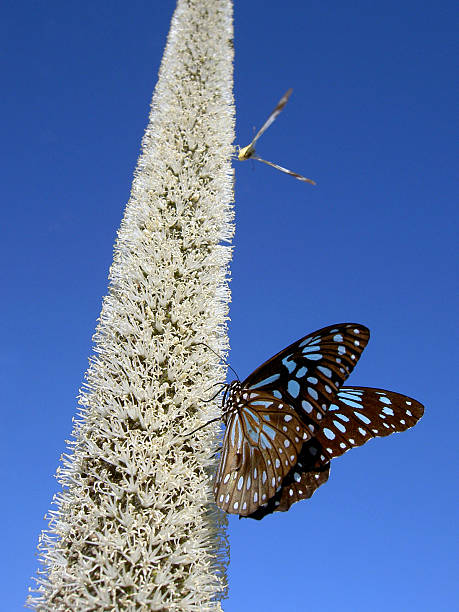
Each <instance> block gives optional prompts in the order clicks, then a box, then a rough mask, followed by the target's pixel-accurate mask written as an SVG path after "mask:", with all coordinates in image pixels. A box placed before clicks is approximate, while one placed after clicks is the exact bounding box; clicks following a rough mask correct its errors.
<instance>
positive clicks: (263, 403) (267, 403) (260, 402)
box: [250, 400, 272, 414]
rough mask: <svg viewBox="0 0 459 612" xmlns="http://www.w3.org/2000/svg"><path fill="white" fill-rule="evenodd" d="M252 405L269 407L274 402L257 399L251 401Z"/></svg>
mask: <svg viewBox="0 0 459 612" xmlns="http://www.w3.org/2000/svg"><path fill="white" fill-rule="evenodd" d="M250 405H251V406H264V407H265V408H269V407H270V406H272V402H270V401H268V400H255V401H254V402H250ZM251 414H252V413H251Z"/></svg>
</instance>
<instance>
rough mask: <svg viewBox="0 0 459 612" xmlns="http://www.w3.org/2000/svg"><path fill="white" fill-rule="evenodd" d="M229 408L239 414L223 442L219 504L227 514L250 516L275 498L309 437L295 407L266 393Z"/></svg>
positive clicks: (250, 393) (217, 489)
mask: <svg viewBox="0 0 459 612" xmlns="http://www.w3.org/2000/svg"><path fill="white" fill-rule="evenodd" d="M236 401H239V402H240V403H239V405H236V404H235V402H236ZM228 407H229V409H230V410H231V408H234V410H232V411H231V412H230V414H229V417H228V423H227V427H226V431H225V436H224V439H223V446H222V451H221V457H220V464H219V467H218V470H217V474H216V477H215V486H214V494H215V500H216V503H217V506H219V507H220V508H221V509H222V510H224V511H225V512H228V513H230V514H239V515H240V516H248V515H249V514H251V513H253V512H255V511H256V510H257V509H258V508H259V507H260V506H261V505H264V504H266V503H267V502H268V500H269V499H270V498H271V497H273V496H274V495H275V493H276V491H277V489H278V488H279V486H280V485H281V482H282V480H283V479H284V477H285V476H286V475H287V474H288V473H289V471H290V470H291V468H292V467H294V466H295V465H296V463H297V460H298V454H299V453H300V451H301V448H302V446H303V443H304V442H305V441H306V440H308V439H309V438H310V434H309V432H308V430H307V428H306V427H305V425H304V423H302V421H301V419H300V418H299V417H298V415H297V413H296V412H295V410H294V409H293V408H292V407H291V406H289V405H288V404H285V403H284V402H283V401H280V400H278V399H277V398H275V397H273V396H272V395H270V394H267V393H261V392H259V391H247V392H244V393H243V394H242V396H241V399H239V400H235V399H234V398H231V397H230V398H229V399H228Z"/></svg>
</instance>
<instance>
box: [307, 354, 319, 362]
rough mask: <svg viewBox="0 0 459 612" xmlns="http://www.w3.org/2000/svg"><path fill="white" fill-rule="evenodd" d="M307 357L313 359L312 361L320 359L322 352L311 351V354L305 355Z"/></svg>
mask: <svg viewBox="0 0 459 612" xmlns="http://www.w3.org/2000/svg"><path fill="white" fill-rule="evenodd" d="M305 357H306V359H312V361H318V360H319V359H322V355H320V353H310V354H309V355H305Z"/></svg>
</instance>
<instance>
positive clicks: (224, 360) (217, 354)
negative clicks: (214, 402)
mask: <svg viewBox="0 0 459 612" xmlns="http://www.w3.org/2000/svg"><path fill="white" fill-rule="evenodd" d="M196 344H202V345H204V346H206V347H207V348H208V349H209V351H212V353H213V354H214V355H216V356H217V357H218V358H219V359H220V361H223V363H224V364H225V365H226V366H228V367H229V369H230V370H231V371H232V372H233V373H234V374H235V376H236V378H237V379H238V380H241V379H240V378H239V376H238V373H237V372H236V370H235V369H234V368H233V367H232V366H230V364H229V363H228V362H227V361H226V359H223V357H222V356H221V355H220V354H219V353H217V351H214V349H213V348H210V346H209V345H208V344H206V343H205V342H196ZM217 395H218V393H217Z"/></svg>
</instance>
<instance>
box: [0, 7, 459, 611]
mask: <svg viewBox="0 0 459 612" xmlns="http://www.w3.org/2000/svg"><path fill="white" fill-rule="evenodd" d="M174 6H175V3H174V2H172V1H165V0H163V1H161V2H150V1H146V0H145V1H141V0H135V1H132V0H131V1H130V2H121V1H113V0H112V1H110V2H109V1H105V0H103V1H102V0H99V1H98V2H92V1H91V2H90V1H88V0H82V1H79V2H72V1H70V2H64V3H62V2H57V1H56V0H47V2H38V1H37V2H34V1H31V0H30V1H23V2H20V1H19V2H12V1H7V2H6V4H5V5H4V9H3V16H2V17H3V18H2V24H1V26H0V28H1V30H0V41H1V43H0V44H1V47H2V53H1V54H0V55H1V58H2V59H1V62H2V64H3V65H2V90H3V93H2V97H3V102H2V106H3V112H2V119H1V122H2V133H3V137H2V149H3V155H2V163H1V164H0V173H1V182H2V192H3V193H2V195H3V198H2V199H3V206H2V226H3V231H2V240H1V241H0V249H1V257H2V261H3V265H2V270H1V275H2V280H1V285H2V288H3V290H4V294H3V299H2V310H3V312H2V336H3V342H2V344H3V348H2V351H1V372H2V376H3V377H4V382H3V384H2V416H1V423H2V430H3V433H2V445H1V448H0V454H1V456H0V470H1V472H0V476H1V479H2V483H3V485H2V488H3V493H4V498H3V503H2V505H1V510H0V512H1V513H2V516H1V524H2V526H3V537H2V549H3V555H2V560H1V561H0V575H1V576H2V580H4V581H5V582H4V586H3V588H2V601H1V602H0V607H2V606H4V607H2V608H1V609H4V610H8V611H12V610H19V609H21V606H22V604H23V601H24V599H25V596H26V586H27V585H28V584H29V583H30V582H29V576H31V575H33V574H34V573H35V570H36V567H37V562H36V558H35V550H36V545H37V538H38V534H39V533H40V531H41V529H42V528H43V527H44V525H45V523H44V522H43V515H44V514H45V512H46V511H47V510H48V508H49V506H50V501H51V498H52V495H53V493H54V492H55V491H56V490H57V483H56V481H55V479H54V478H53V474H54V472H55V470H56V467H57V465H58V460H59V456H60V454H61V453H62V452H63V451H64V450H65V443H64V440H65V439H66V438H68V437H69V435H70V431H71V428H72V422H71V421H72V417H73V416H74V414H75V411H76V399H75V397H76V395H77V392H78V388H79V386H80V385H81V382H82V378H83V373H84V371H85V370H86V367H87V358H88V356H89V354H90V352H91V336H92V334H93V331H94V328H95V325H96V319H97V317H98V315H99V312H100V307H101V298H102V296H103V295H104V294H105V293H106V287H107V273H108V268H109V266H110V263H111V258H112V245H113V242H114V239H115V232H116V230H117V228H118V226H119V223H120V220H121V216H122V214H123V209H124V206H125V203H126V201H127V200H128V197H129V193H130V186H131V181H132V173H133V170H134V167H135V164H136V160H137V157H138V155H139V151H140V140H141V137H142V134H143V132H144V129H145V126H146V122H147V116H148V108H149V104H150V99H151V95H152V91H153V88H154V86H155V83H156V76H157V71H158V67H159V62H160V61H161V57H162V52H163V48H164V44H165V40H166V35H167V32H168V29H169V24H170V17H171V14H172V11H173V8H174ZM453 7H454V4H453V2H452V1H451V2H449V1H443V2H429V1H422V0H421V1H419V0H418V1H416V2H414V1H410V0H405V1H403V2H400V0H398V1H392V0H386V1H385V2H384V3H380V2H375V1H364V0H355V1H352V2H341V1H340V0H330V1H329V2H327V3H324V2H323V1H314V0H310V1H308V2H304V1H301V0H298V1H297V0H292V1H290V2H288V1H287V2H283V3H279V2H273V1H271V0H270V1H262V0H252V1H251V2H242V1H237V2H236V9H235V48H236V64H235V97H236V104H237V140H236V142H237V143H239V144H241V145H246V144H248V142H249V141H250V140H251V136H252V128H253V126H256V127H260V125H261V123H262V122H263V121H264V120H265V118H266V117H267V115H268V114H269V112H270V111H271V110H272V108H273V107H274V106H275V104H276V102H277V100H278V99H279V98H280V96H281V95H282V94H283V93H284V91H285V90H286V89H287V88H288V87H293V88H294V93H293V95H292V97H291V99H290V101H289V103H288V105H287V107H286V108H285V109H284V112H283V113H282V114H281V116H280V117H279V118H278V119H277V121H276V122H275V123H274V124H273V126H272V127H271V128H270V129H269V130H268V131H267V132H266V134H265V135H264V136H263V137H262V139H261V140H260V142H259V146H258V152H259V154H260V155H261V156H262V157H265V158H266V159H269V160H272V161H274V162H278V163H280V164H281V165H284V166H286V167H288V168H292V169H293V170H297V171H298V172H302V173H304V174H305V175H306V176H310V177H312V178H314V179H315V180H316V181H317V183H318V185H317V187H311V186H310V185H307V184H303V183H300V182H298V181H295V180H294V179H292V178H290V177H288V176H286V175H284V174H281V173H280V172H277V171H276V170H273V169H272V168H268V167H267V166H264V165H262V164H259V163H257V162H253V163H252V162H246V163H245V164H239V163H238V162H236V215H237V219H236V221H237V226H236V227H237V230H236V237H235V242H234V244H235V253H234V261H233V264H232V275H233V281H232V283H231V288H232V294H233V302H232V306H231V318H232V321H231V325H230V340H231V346H232V352H231V356H230V359H231V364H232V365H233V367H235V368H236V369H237V370H238V371H239V373H240V375H241V376H242V377H245V376H246V375H247V374H248V373H249V372H250V371H251V370H252V369H254V368H255V367H256V366H257V365H258V364H259V363H261V362H262V361H263V360H265V359H266V358H268V357H270V356H271V355H272V354H273V353H275V352H277V351H278V350H280V349H281V348H283V347H284V346H286V345H287V344H288V343H290V342H292V341H294V340H296V339H297V338H299V337H300V336H302V335H304V334H306V333H308V332H310V331H313V330H315V329H318V328H319V327H322V326H324V325H328V324H332V323H335V322H341V321H357V322H360V323H363V324H366V325H368V326H369V327H370V329H371V331H372V339H371V341H370V345H369V347H368V348H367V349H366V351H365V353H364V355H363V357H362V359H361V361H360V363H359V365H358V367H357V368H356V371H355V372H354V373H353V375H352V377H351V379H350V381H349V383H350V384H352V383H355V384H363V385H368V386H371V385H374V386H379V387H383V388H387V389H390V390H394V391H400V392H402V393H406V394H410V395H412V396H413V397H416V398H417V399H418V400H420V401H421V402H423V403H424V404H425V406H426V414H425V416H424V418H423V420H422V421H421V422H420V423H419V424H418V426H417V427H415V428H414V429H412V430H410V431H408V432H406V433H404V434H402V435H395V436H392V437H390V438H387V439H384V440H376V441H372V442H370V443H369V444H368V445H366V446H364V447H363V448H359V449H356V450H354V451H352V452H351V453H348V454H346V455H345V456H344V457H341V458H339V459H337V460H335V461H334V462H333V465H332V470H331V476H330V480H329V481H328V483H327V484H326V485H325V486H323V487H322V488H320V489H319V490H318V492H317V493H316V494H315V496H314V497H313V498H312V499H311V500H310V501H303V502H300V503H299V504H296V505H295V506H294V507H293V508H292V509H291V510H290V511H289V512H288V513H287V514H277V515H274V516H272V517H268V518H266V519H265V520H263V521H262V522H260V523H257V522H254V521H248V520H244V521H238V520H237V519H235V518H230V526H229V534H230V542H231V565H230V569H229V578H230V595H229V599H228V600H227V601H226V603H225V606H224V607H225V610H226V611H227V612H233V611H235V612H236V611H238V612H239V611H245V610H255V611H258V610H263V611H265V612H267V611H278V610H289V611H291V610H314V609H318V608H319V609H321V610H322V611H326V612H327V611H335V610H340V611H350V612H356V611H357V612H358V611H362V612H363V611H365V612H366V611H368V610H372V611H379V610H381V611H383V610H384V611H386V610H392V611H404V612H406V611H411V610H413V611H416V612H422V611H426V612H427V611H429V612H430V611H432V610H436V611H437V610H442V611H443V610H452V609H453V608H454V594H453V589H454V586H453V584H454V583H453V576H454V575H455V573H457V567H456V568H455V567H454V563H455V558H456V555H455V550H454V519H455V517H454V508H455V505H454V504H455V487H456V481H455V479H454V477H453V473H452V472H453V469H454V460H455V448H456V446H457V425H458V420H457V416H456V403H457V386H456V381H457V378H456V377H455V374H456V369H453V361H454V358H455V356H457V352H456V351H455V349H456V346H457V325H456V322H455V321H453V314H454V310H455V295H456V292H455V270H454V255H455V246H456V242H457V231H458V227H457V212H456V210H457V208H456V201H455V195H456V191H455V189H454V187H453V160H454V158H455V152H456V151H455V149H454V146H453V142H454V141H453V136H454V119H455V118H454V115H453V95H454V93H455V92H454V90H453V85H452V83H453V77H454V73H453V66H454V51H455V49H454V46H453V40H454V39H453V36H454V34H453V33H454V29H453V28H454V19H455V17H456V15H455V14H454V12H453V10H454V9H453ZM456 269H457V268H456Z"/></svg>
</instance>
